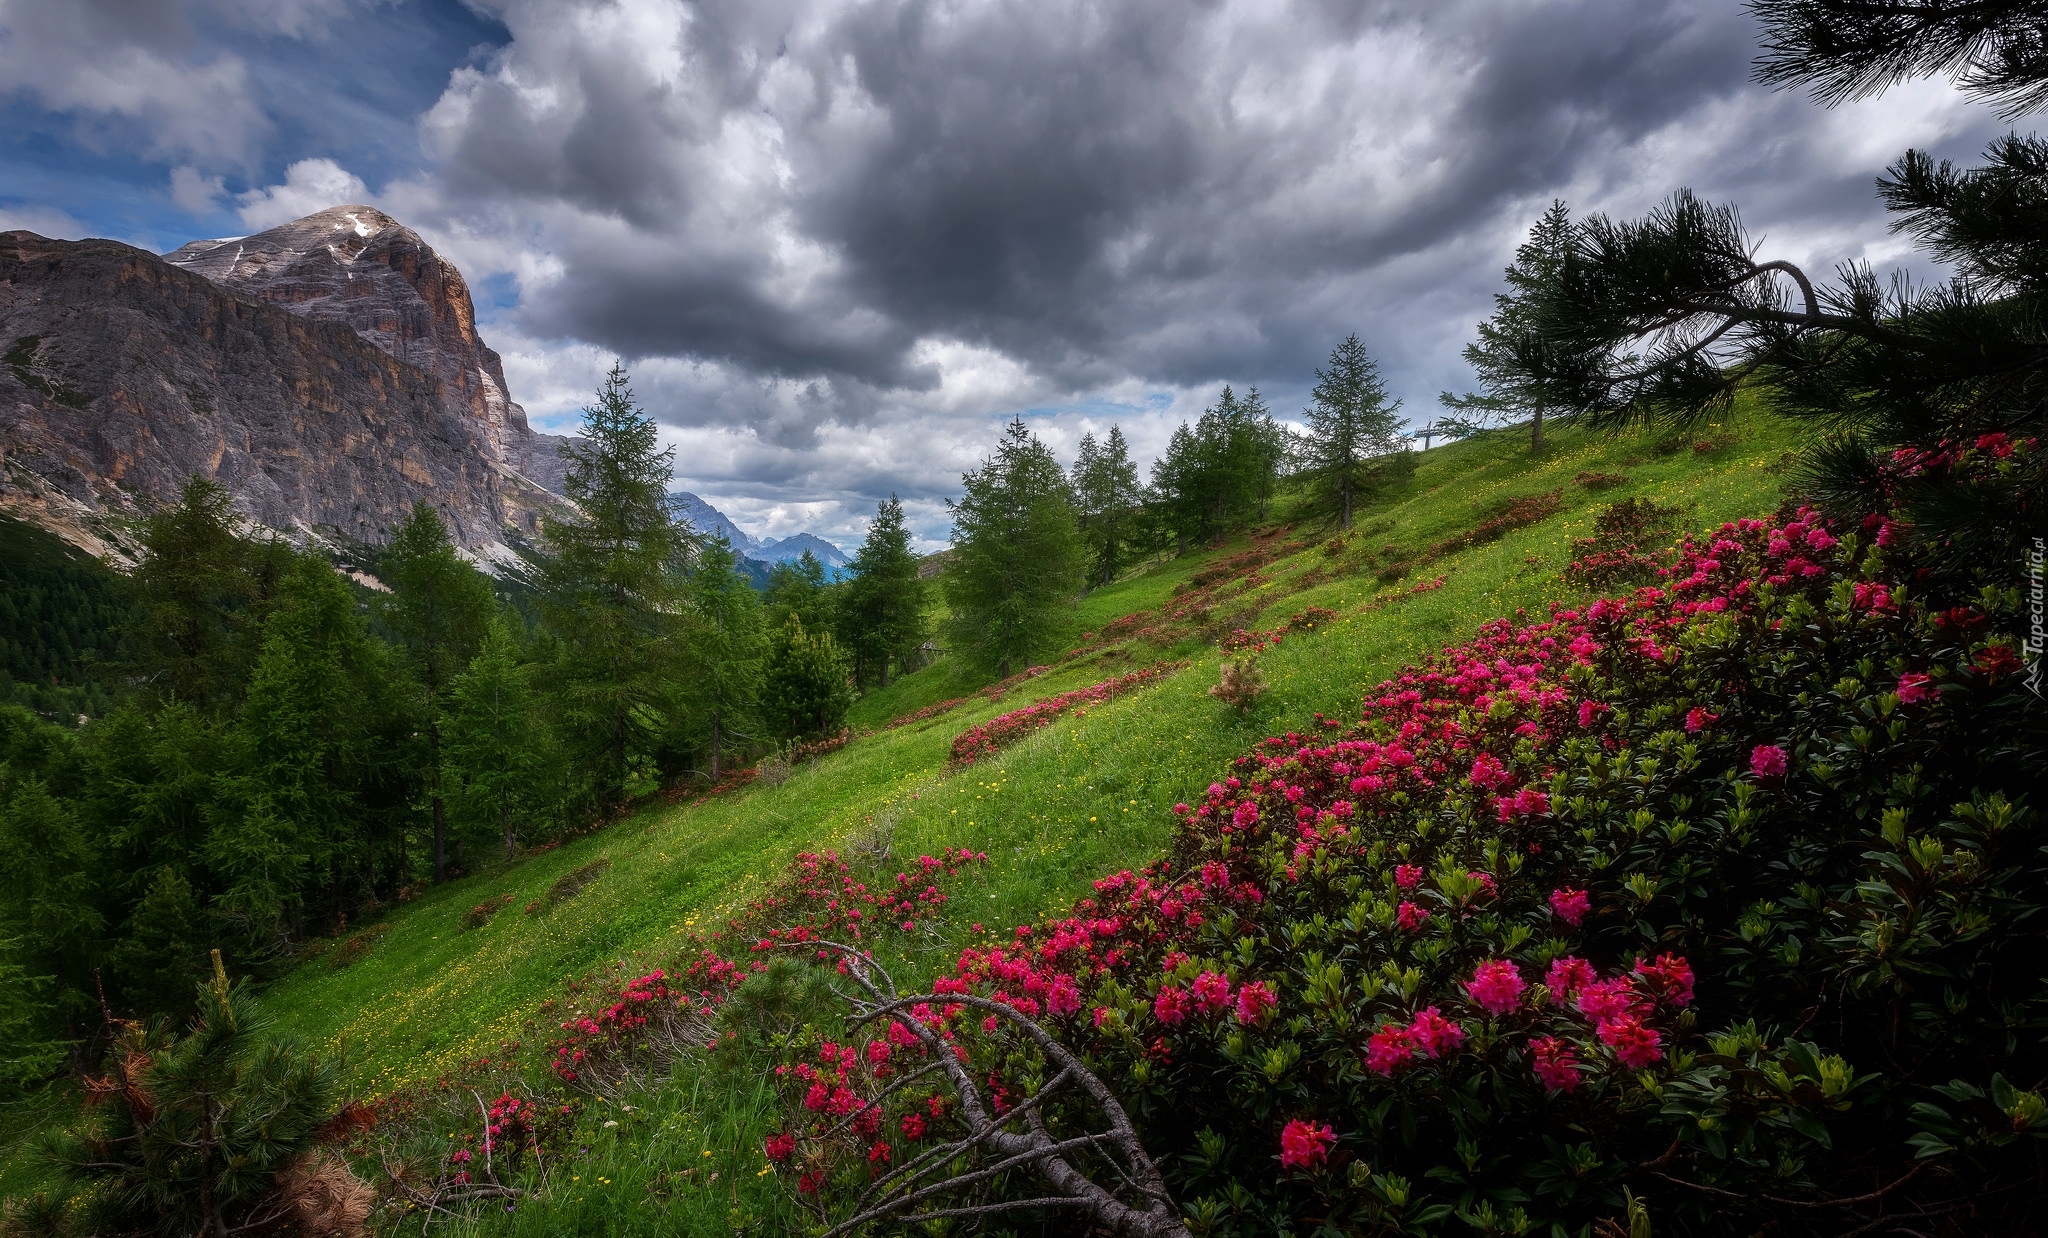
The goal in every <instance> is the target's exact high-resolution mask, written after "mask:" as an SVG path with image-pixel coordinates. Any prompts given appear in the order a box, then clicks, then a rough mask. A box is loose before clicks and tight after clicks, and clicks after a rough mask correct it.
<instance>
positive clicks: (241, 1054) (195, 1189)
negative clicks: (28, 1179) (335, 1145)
mask: <svg viewBox="0 0 2048 1238" xmlns="http://www.w3.org/2000/svg"><path fill="white" fill-rule="evenodd" d="M213 959H214V975H213V979H212V981H211V982H210V983H206V984H202V985H200V986H198V989H199V1013H198V1018H197V1019H196V1020H195V1021H194V1022H193V1023H192V1024H191V1026H190V1027H189V1028H188V1029H187V1030H185V1031H184V1032H183V1033H182V1034H177V1033H172V1032H168V1031H166V1030H165V1029H163V1028H162V1027H161V1026H158V1027H155V1028H148V1029H146V1028H144V1027H143V1026H141V1025H140V1024H133V1023H130V1024H124V1025H122V1026H121V1028H120V1029H119V1031H118V1032H117V1034H116V1038H115V1041H114V1045H113V1048H112V1050H111V1052H110V1057H109V1063H108V1067H109V1069H108V1072H107V1074H106V1076H105V1077H104V1078H103V1079H99V1080H95V1081H93V1082H92V1083H90V1084H89V1085H88V1086H89V1087H90V1089H91V1092H92V1095H93V1096H94V1099H95V1101H96V1102H97V1103H95V1104H92V1105H91V1106H89V1107H88V1108H87V1110H86V1111H85V1114H84V1116H83V1117H82V1118H81V1120H80V1121H79V1123H78V1124H77V1125H76V1126H74V1127H73V1128H71V1129H70V1130H67V1131H64V1132H61V1133H57V1134H53V1135H52V1136H50V1137H48V1138H46V1139H45V1141H44V1145H43V1146H44V1151H45V1153H46V1154H47V1155H48V1156H49V1158H50V1160H51V1162H52V1163H53V1165H54V1167H55V1170H56V1177H57V1183H58V1192H59V1193H57V1194H54V1195H53V1194H44V1195H42V1196H39V1197H36V1198H32V1199H29V1200H23V1201H19V1202H18V1203H16V1204H15V1205H13V1206H11V1207H10V1208H9V1211H8V1217H7V1227H8V1229H9V1230H10V1231H11V1232H14V1233H19V1234H23V1235H28V1234H41V1235H52V1236H55V1235H73V1234H76V1235H85V1234H149V1235H162V1236H163V1238H174V1236H175V1238H186V1236H187V1235H194V1234H198V1235H205V1236H206V1238H232V1236H234V1235H238V1234H253V1233H257V1232H263V1231H269V1232H276V1231H279V1230H283V1229H286V1228H290V1227H292V1226H294V1225H296V1226H297V1227H300V1228H306V1227H308V1222H309V1221H311V1222H314V1223H316V1224H317V1223H319V1222H322V1221H324V1222H325V1223H326V1224H327V1225H328V1226H330V1227H333V1226H334V1225H335V1224H336V1223H337V1222H341V1223H343V1224H342V1225H341V1227H340V1228H330V1229H329V1230H328V1232H342V1233H346V1232H352V1231H354V1230H356V1229H357V1228H358V1227H359V1226H360V1225H361V1222H362V1219H363V1218H364V1216H366V1215H367V1213H368V1211H369V1207H370V1205H371V1203H373V1202H374V1198H375V1196H374V1193H373V1192H371V1190H370V1189H369V1187H367V1186H366V1185H364V1184H363V1183H361V1182H359V1181H356V1180H354V1179H353V1178H352V1177H350V1176H349V1175H348V1174H347V1172H346V1170H345V1168H342V1167H341V1166H339V1164H338V1163H335V1162H332V1161H331V1160H326V1158H322V1157H321V1156H320V1154H319V1153H318V1152H317V1151H316V1146H317V1142H318V1138H319V1135H320V1133H321V1129H322V1127H323V1125H324V1124H325V1123H327V1122H328V1121H329V1120H330V1119H332V1118H333V1117H334V1116H335V1109H336V1105H337V1101H338V1100H339V1098H340V1095H341V1082H340V1072H339V1069H338V1067H337V1064H336V1063H335V1061H334V1060H333V1059H331V1058H323V1057H318V1056H315V1055H313V1054H310V1053H307V1052H306V1051H305V1050H303V1049H301V1048H300V1047H299V1046H297V1045H295V1044H293V1043H292V1042H290V1041H287V1040H284V1039H281V1038H279V1037H278V1036H276V1035H275V1034H273V1033H272V1031H271V1023H270V1020H269V1019H268V1018H267V1017H265V1015H264V1014H263V1012H262V1011H261V1009H260V1008H259V1007H258V1006H257V1005H256V1003H255V1002H254V1001H253V1000H252V999H251V998H250V997H249V996H248V994H247V992H246V991H245V989H244V987H243V986H242V985H239V984H236V985H230V984H229V983H228V980H227V975H226V972H225V971H224V970H223V969H222V967H221V963H220V955H219V953H218V952H217V951H216V952H215V954H214V956H213ZM323 1160H324V1161H325V1163H322V1162H323ZM313 1176H318V1177H319V1178H321V1179H322V1182H321V1185H322V1186H323V1187H329V1188H332V1187H335V1186H339V1187H340V1188H341V1189H340V1190H338V1191H330V1192H323V1193H326V1194H328V1195H329V1202H328V1209H327V1214H326V1215H325V1216H323V1217H308V1216H306V1215H305V1213H304V1210H303V1209H302V1207H301V1205H302V1204H303V1203H304V1202H305V1201H304V1200H303V1199H302V1196H303V1195H304V1194H306V1192H305V1191H304V1189H303V1188H304V1186H305V1185H306V1182H305V1180H306V1179H308V1178H310V1177H313Z"/></svg>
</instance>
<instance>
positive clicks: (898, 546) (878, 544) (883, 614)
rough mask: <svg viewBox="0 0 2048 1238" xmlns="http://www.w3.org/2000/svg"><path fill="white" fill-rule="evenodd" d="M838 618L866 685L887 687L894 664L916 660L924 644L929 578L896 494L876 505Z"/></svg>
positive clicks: (904, 664)
mask: <svg viewBox="0 0 2048 1238" xmlns="http://www.w3.org/2000/svg"><path fill="white" fill-rule="evenodd" d="M849 569H850V570H849V577H850V578H849V579H848V580H847V581H846V584H845V586H844V589H843V591H842V592H841V594H840V597H839V607H838V619H839V626H840V631H841V633H842V634H843V635H844V637H845V644H846V646H847V648H848V651H849V652H851V653H852V655H853V667H854V675H855V677H856V678H857V679H858V680H859V681H860V685H861V687H862V688H869V687H874V686H881V687H887V686H888V684H889V673H890V668H891V667H892V666H893V667H895V668H897V669H898V670H901V669H904V668H906V667H908V666H909V665H910V664H911V661H912V660H913V659H914V658H915V656H916V653H917V647H918V646H919V645H921V644H923V643H924V638H925V629H926V625H925V608H926V595H927V593H928V592H929V591H928V590H927V589H926V587H925V582H924V580H923V578H922V577H920V576H919V575H918V570H917V552H916V551H914V550H912V549H911V548H910V529H909V527H908V526H906V525H905V524H904V523H903V504H902V503H901V502H900V501H899V500H898V499H897V498H896V496H895V495H893V494H892V495H890V496H889V497H888V499H887V500H885V501H884V502H882V503H880V504H878V505H877V506H876V508H875V519H874V521H873V523H871V524H869V525H868V533H867V537H866V539H865V540H863V541H862V542H861V546H860V549H859V550H858V551H856V552H855V554H854V556H853V562H852V563H851V564H850V565H849Z"/></svg>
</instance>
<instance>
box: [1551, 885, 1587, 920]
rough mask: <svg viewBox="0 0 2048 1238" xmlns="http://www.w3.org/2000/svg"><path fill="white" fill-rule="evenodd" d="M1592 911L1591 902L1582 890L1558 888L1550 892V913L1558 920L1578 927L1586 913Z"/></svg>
mask: <svg viewBox="0 0 2048 1238" xmlns="http://www.w3.org/2000/svg"><path fill="white" fill-rule="evenodd" d="M1591 910H1593V900H1592V899H1590V898H1588V897H1586V892H1585V891H1584V890H1573V889H1568V888H1560V889H1556V890H1552V891H1551V892H1550V911H1551V914H1552V915H1555V916H1556V917H1557V918H1558V919H1560V920H1562V921H1564V922H1565V923H1566V924H1569V925H1571V926H1572V927H1573V928H1577V927H1579V925H1580V924H1581V923H1583V922H1584V921H1585V919H1586V913H1587V912H1589V911H1591Z"/></svg>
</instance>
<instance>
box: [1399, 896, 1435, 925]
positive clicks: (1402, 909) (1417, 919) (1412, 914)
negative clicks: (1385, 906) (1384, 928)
mask: <svg viewBox="0 0 2048 1238" xmlns="http://www.w3.org/2000/svg"><path fill="white" fill-rule="evenodd" d="M1427 919H1429V912H1428V911H1426V910H1424V909H1423V908H1420V907H1417V906H1416V905H1415V904H1413V903H1408V902H1404V903H1402V904H1401V905H1400V906H1399V907H1397V908H1395V909H1394V923H1396V924H1398V925H1400V926H1401V927H1402V928H1404V929H1408V930H1410V931H1413V930H1415V929H1419V928H1421V927H1422V922H1423V921H1424V920H1427Z"/></svg>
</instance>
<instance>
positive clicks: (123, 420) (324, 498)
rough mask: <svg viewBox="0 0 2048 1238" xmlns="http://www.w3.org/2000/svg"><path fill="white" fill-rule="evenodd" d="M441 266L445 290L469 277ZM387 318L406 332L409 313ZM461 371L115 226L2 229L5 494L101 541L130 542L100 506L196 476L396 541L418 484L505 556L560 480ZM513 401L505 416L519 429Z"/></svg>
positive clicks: (11, 504) (491, 552) (1, 499)
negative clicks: (500, 433)
mask: <svg viewBox="0 0 2048 1238" xmlns="http://www.w3.org/2000/svg"><path fill="white" fill-rule="evenodd" d="M421 248H422V249H424V246H422V247H421ZM427 252H429V253H430V252H431V251H427ZM440 266H441V267H442V268H443V270H444V271H445V272H447V273H449V274H451V275H453V279H452V280H445V279H444V284H443V286H444V287H445V288H447V289H448V296H449V297H450V298H451V299H452V298H453V295H454V289H456V288H459V287H460V284H459V279H460V276H459V274H453V271H454V269H453V267H451V266H448V265H447V264H445V263H442V264H440ZM345 282H346V281H345ZM376 299H377V298H376V297H374V296H365V297H364V300H366V301H374V300H376ZM421 299H422V300H424V299H425V298H421ZM316 303H317V302H313V301H309V302H306V303H305V304H316ZM461 304H462V311H463V312H462V313H461V314H450V315H449V317H450V318H452V319H454V320H458V321H459V320H461V319H463V318H468V313H467V311H468V295H467V290H466V288H464V289H462V295H461ZM430 308H431V307H430ZM378 312H379V313H380V314H381V313H382V311H378ZM395 317H397V318H399V319H403V318H404V317H405V315H403V314H400V315H396V316H395ZM379 321H390V318H389V317H384V318H380V319H379ZM468 321H469V333H470V337H471V338H472V339H474V320H473V318H468ZM417 325H418V324H417V323H416V322H415V323H414V326H417ZM391 326H392V334H393V337H394V342H396V341H397V339H398V337H400V336H402V335H404V333H405V332H406V331H409V330H411V329H412V328H410V327H405V326H404V325H403V324H402V323H401V322H391ZM439 329H440V327H439V326H438V324H437V325H435V326H434V331H438V330H439ZM429 334H430V335H431V338H433V339H434V340H438V339H439V338H440V337H439V336H438V335H434V334H432V333H431V332H430V333H429ZM425 338H427V337H425V336H420V337H415V338H414V339H413V341H412V343H411V344H409V345H408V346H416V345H417V344H419V343H420V341H421V340H422V339H425ZM477 347H478V348H481V344H480V343H479V344H478V345H477ZM492 360H493V361H494V360H495V358H494V357H493V358H492ZM486 372H488V371H486ZM499 373H500V375H502V371H500V372H499ZM449 387H450V384H449V383H448V381H447V380H446V379H445V378H443V377H442V374H441V366H440V364H439V362H438V360H437V361H436V362H435V364H434V365H432V366H427V367H423V366H420V365H415V364H408V363H406V362H405V361H402V360H400V359H399V357H398V356H396V355H394V354H393V353H392V352H390V351H387V350H386V349H385V348H383V347H380V346H379V345H378V344H377V343H374V342H372V341H371V340H370V339H368V338H365V336H364V335H362V334H360V333H359V332H358V330H357V329H356V328H355V327H354V326H353V325H352V324H350V323H349V322H347V321H346V320H345V319H343V318H342V317H341V316H340V315H331V316H330V315H327V314H324V313H323V314H310V313H307V314H302V313H295V312H293V310H292V308H291V307H288V306H287V305H280V304H261V303H257V302H256V301H254V300H251V299H245V297H243V296H238V295H234V294H233V293H231V292H229V291H228V290H226V289H223V288H222V287H219V286H217V285H216V284H214V283H213V282H211V281H210V280H208V279H206V278H204V277H202V276H201V275H199V274H197V273H195V272H193V271H191V270H187V269H184V268H183V267H182V266H179V265H173V264H172V263H169V262H167V261H165V260H164V259H163V258H160V257H158V256H157V255H155V254H151V253H149V252H147V251H145V250H140V249H136V248H133V247H131V246H127V245H122V244H120V243H118V242H114V241H105V240H88V241H75V242H74V241H53V240H48V239H46V238H43V237H40V236H37V235H35V234H33V233H29V232H4V233H0V508H6V509H11V510H14V511H17V512H19V513H20V514H22V515H24V516H26V517H28V518H30V519H34V520H36V521H37V522H38V523H41V524H44V525H45V526H47V527H50V528H52V529H54V530H55V531H57V532H59V533H60V534H65V535H67V536H71V538H72V540H73V541H75V542H78V543H79V544H81V545H87V546H88V548H89V549H94V548H96V547H94V546H93V545H92V544H91V543H92V542H93V541H94V540H97V541H98V542H99V546H98V547H97V548H99V549H103V550H105V551H111V552H114V553H116V554H117V555H118V553H119V551H120V549H121V547H120V545H119V541H118V537H117V536H116V535H115V534H114V527H113V522H111V521H110V520H108V519H107V518H108V517H122V516H130V515H133V514H136V513H137V512H139V511H140V510H142V509H143V508H144V507H145V506H146V505H148V504H149V503H152V502H155V503H161V502H166V501H169V500H171V499H173V498H175V496H176V494H177V492H178V490H179V488H180V487H181V486H182V485H183V484H184V482H185V480H186V479H187V478H188V477H191V476H192V475H194V474H198V475H201V476H205V477H211V478H214V479H216V480H219V481H220V482H221V483H222V484H223V485H225V486H227V487H228V489H229V490H230V491H231V492H232V493H233V494H234V496H235V500H236V504H237V506H238V507H239V508H240V510H242V511H243V512H244V513H245V514H246V515H247V516H248V517H249V518H250V519H252V520H254V521H256V522H257V523H259V524H263V525H267V526H269V527H271V528H275V529H280V530H289V531H295V532H297V533H298V534H300V535H303V536H307V537H312V538H318V539H322V540H326V541H330V542H335V543H344V544H345V543H349V542H355V543H372V544H374V543H378V542H382V541H384V540H386V539H387V538H388V537H389V536H390V533H391V531H392V529H394V528H395V527H396V525H397V524H398V522H399V521H401V520H402V519H403V518H404V516H405V514H406V512H407V511H408V510H410V508H411V506H412V504H413V502H414V501H415V500H416V499H421V498H424V499H426V500H428V501H429V502H431V503H433V504H434V505H435V506H436V507H437V508H439V509H440V510H441V512H442V514H443V516H444V518H445V519H447V521H448V523H449V525H450V528H451V531H452V532H453V533H454V535H455V536H456V538H457V539H458V540H459V541H460V543H461V544H462V545H463V546H464V547H465V548H466V549H468V550H470V551H471V552H472V553H474V554H477V555H478V556H479V557H482V558H485V559H491V560H496V561H498V562H502V563H507V564H509V563H511V562H513V559H514V556H513V552H512V550H511V549H510V547H509V545H508V536H509V537H513V538H516V537H517V535H518V534H517V530H518V528H519V527H520V526H522V525H530V523H531V521H532V520H534V519H536V518H537V516H536V513H537V512H538V511H539V510H540V507H541V506H542V505H544V504H545V503H547V502H550V501H551V497H550V496H548V495H547V494H546V492H545V491H544V490H542V489H541V488H540V487H539V486H537V485H534V484H533V483H532V481H531V479H530V478H527V477H525V476H524V474H523V473H521V472H519V471H518V470H517V466H516V465H511V464H510V463H509V462H508V461H507V460H506V459H505V458H504V457H505V452H504V449H503V447H502V446H498V447H497V448H496V449H495V450H493V449H492V440H491V430H490V425H491V423H490V421H489V418H488V417H484V418H479V417H478V415H477V412H476V409H477V407H478V405H477V404H476V403H474V402H472V401H470V400H469V399H467V398H463V399H455V398H450V396H449V395H448V389H449ZM499 391H500V396H501V397H502V391H503V385H502V382H500V383H499ZM477 399H478V400H482V401H484V402H485V404H486V405H488V397H487V394H486V393H484V392H482V391H479V392H478V393H477ZM506 409H507V411H506V412H504V413H502V414H501V415H500V424H503V425H512V424H516V426H517V428H518V429H522V430H523V429H525V428H526V427H525V418H524V415H523V413H522V414H519V415H518V417H517V421H516V423H514V422H513V421H512V417H511V412H510V410H511V409H516V406H514V405H510V403H509V401H507V402H506ZM528 434H529V436H530V434H531V432H530V431H528ZM515 437H516V436H515ZM548 454H549V455H550V456H552V454H553V453H552V450H550V451H549V453H548ZM508 474H512V475H511V476H508ZM508 495H510V496H511V497H512V498H513V500H514V501H513V502H509V503H508V502H507V496H508Z"/></svg>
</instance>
